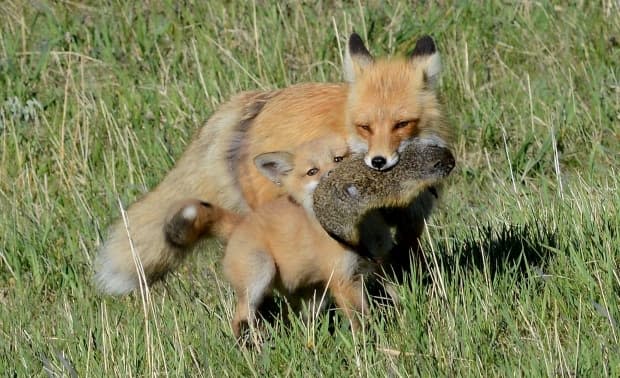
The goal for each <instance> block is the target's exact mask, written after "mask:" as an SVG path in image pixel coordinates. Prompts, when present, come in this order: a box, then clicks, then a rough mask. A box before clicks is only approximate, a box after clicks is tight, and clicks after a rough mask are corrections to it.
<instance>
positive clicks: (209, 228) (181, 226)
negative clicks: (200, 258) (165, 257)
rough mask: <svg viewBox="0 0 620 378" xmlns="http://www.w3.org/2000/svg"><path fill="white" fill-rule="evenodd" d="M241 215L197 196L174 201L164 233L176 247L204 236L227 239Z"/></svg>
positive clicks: (183, 246) (182, 246)
mask: <svg viewBox="0 0 620 378" xmlns="http://www.w3.org/2000/svg"><path fill="white" fill-rule="evenodd" d="M240 219H241V217H240V215H238V214H236V213H233V212H231V211H228V210H226V209H223V208H220V207H218V206H214V205H211V204H210V203H208V202H203V201H200V200H197V199H186V200H183V201H179V202H176V203H174V204H173V205H172V207H171V208H170V211H169V212H168V216H167V217H166V223H165V224H164V235H165V237H166V241H167V242H168V243H170V244H172V245H174V246H176V247H181V248H189V247H192V246H193V245H195V244H196V242H197V241H198V240H200V239H201V238H202V237H204V236H208V235H215V236H217V237H220V238H222V239H227V238H228V237H229V236H230V233H231V232H232V229H233V228H234V226H235V225H236V224H237V223H238V222H239V220H240Z"/></svg>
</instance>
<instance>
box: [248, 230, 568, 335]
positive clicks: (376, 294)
mask: <svg viewBox="0 0 620 378" xmlns="http://www.w3.org/2000/svg"><path fill="white" fill-rule="evenodd" d="M554 249H557V236H556V233H555V231H553V230H549V229H546V228H543V227H542V226H539V225H531V224H524V225H502V226H499V227H495V228H494V227H492V226H490V225H485V226H479V227H477V228H475V229H473V231H472V232H471V233H470V234H469V235H468V236H467V237H466V238H465V239H463V240H456V241H454V242H453V244H452V246H450V248H449V249H448V250H447V251H446V250H441V249H436V252H437V255H436V256H435V259H433V258H432V257H431V256H430V254H428V253H425V254H424V255H422V254H417V255H415V260H414V261H413V266H412V265H411V261H409V262H408V263H407V264H406V265H405V271H409V272H405V273H404V274H402V273H400V272H401V271H402V270H401V271H399V273H398V274H388V276H389V278H388V280H389V281H392V282H394V281H395V282H397V283H401V284H402V283H404V282H407V281H409V280H410V279H414V280H416V279H417V280H420V282H421V283H422V284H424V285H430V284H432V283H433V279H434V278H436V277H437V275H436V274H434V273H433V271H437V268H436V267H437V266H438V267H439V270H440V272H441V274H442V276H443V279H444V280H445V281H450V280H451V279H453V278H457V279H461V280H462V279H466V277H467V275H468V273H470V272H473V271H479V272H481V273H483V274H485V275H488V276H489V278H490V280H491V281H493V280H494V279H495V278H496V277H498V276H501V275H504V274H510V275H512V276H513V277H514V278H515V280H517V281H519V280H521V279H522V278H524V277H526V276H527V274H528V271H529V272H534V274H536V275H537V276H539V277H544V270H545V267H546V265H547V262H548V261H549V259H550V258H551V255H552V252H553V250H554ZM396 253H402V251H399V252H396ZM406 254H408V252H406ZM407 256H410V255H407ZM395 261H397V262H398V264H401V266H402V265H403V261H404V259H401V258H397V259H395ZM394 270H395V269H394ZM381 282H382V281H381V280H374V279H369V280H367V282H366V287H367V290H368V293H369V295H370V296H371V298H373V303H374V305H375V307H376V308H385V307H392V306H393V302H392V300H391V299H390V295H389V294H388V292H387V291H386V290H385V287H384V286H383V284H382V283H381ZM285 307H286V303H285V301H283V300H282V298H281V297H279V296H274V297H270V298H268V299H267V300H266V301H265V302H264V303H263V304H262V305H261V308H260V311H259V312H260V314H261V315H262V317H263V319H264V320H267V321H268V322H269V323H272V324H273V322H274V321H275V320H276V319H282V315H283V314H284V313H285V312H286V311H283V308H285ZM327 307H328V309H329V310H331V311H329V313H330V314H331V315H329V316H328V320H327V321H329V322H330V323H331V322H333V315H334V313H335V312H334V311H333V310H335V308H334V307H333V304H332V303H330V305H328V306H327ZM375 316H382V315H381V311H379V313H378V314H375ZM330 329H333V328H332V327H331V326H330Z"/></svg>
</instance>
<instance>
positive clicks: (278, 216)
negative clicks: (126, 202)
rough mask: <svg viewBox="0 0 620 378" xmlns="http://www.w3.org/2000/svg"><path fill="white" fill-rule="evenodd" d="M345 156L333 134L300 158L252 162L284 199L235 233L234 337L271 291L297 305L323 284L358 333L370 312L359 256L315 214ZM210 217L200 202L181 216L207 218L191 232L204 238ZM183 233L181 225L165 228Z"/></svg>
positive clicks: (227, 258) (228, 262)
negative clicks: (315, 196) (316, 197)
mask: <svg viewBox="0 0 620 378" xmlns="http://www.w3.org/2000/svg"><path fill="white" fill-rule="evenodd" d="M346 153H347V145H346V143H345V141H344V139H342V138H340V137H339V136H337V135H335V136H326V137H322V138H318V139H316V140H313V141H310V142H307V143H304V144H303V145H301V146H300V147H299V148H297V149H295V151H294V153H290V152H284V151H280V152H269V153H264V154H260V155H258V156H257V157H256V158H255V159H254V161H255V163H256V166H257V167H258V169H259V171H260V172H261V173H262V174H264V175H265V177H267V178H269V179H270V180H271V181H272V182H273V183H275V184H276V185H278V186H281V187H282V189H283V191H284V192H285V193H286V195H284V196H282V197H279V198H276V199H274V200H272V201H270V202H267V203H265V204H264V205H262V206H259V207H258V208H257V209H256V210H254V211H252V212H250V213H249V214H248V215H247V216H246V217H245V218H243V219H242V220H241V221H240V222H239V224H238V225H237V226H236V227H235V228H234V230H233V231H232V233H231V234H230V237H229V241H228V245H227V246H226V251H225V255H224V260H223V272H224V275H225V277H226V278H227V280H228V281H229V282H230V283H231V285H232V287H233V289H234V291H235V294H236V297H237V306H236V310H235V315H234V319H233V321H232V328H233V333H234V335H235V337H237V338H238V337H239V336H240V335H241V333H242V331H243V328H244V327H245V326H247V325H248V324H249V323H251V322H252V321H253V320H254V319H255V314H256V311H257V309H258V308H259V306H260V304H261V303H262V302H263V300H264V298H265V297H266V296H269V295H271V292H272V290H273V289H277V290H278V291H279V292H281V293H282V294H284V295H285V296H286V297H287V300H288V301H289V303H291V304H298V303H299V302H300V301H301V300H304V299H305V298H300V296H303V295H304V294H305V293H307V292H306V291H304V290H303V289H306V288H309V287H316V286H317V285H326V286H327V287H328V289H329V292H330V293H331V295H332V296H333V297H334V299H335V301H336V303H337V304H338V306H339V307H340V308H341V309H342V310H343V311H344V313H345V314H346V316H347V317H348V318H349V320H350V321H351V323H352V326H353V328H354V329H355V328H357V327H358V325H359V323H358V320H357V318H356V316H355V314H356V313H361V312H362V310H363V309H364V308H365V295H364V292H363V285H362V279H361V276H360V274H359V268H360V261H359V256H358V255H357V254H356V253H354V252H352V251H350V250H348V249H347V248H345V247H343V246H342V245H341V244H340V243H338V242H337V241H335V240H333V239H332V238H330V237H329V235H327V233H326V232H325V231H324V230H323V228H322V227H321V225H320V224H319V223H318V222H317V221H316V219H315V218H314V215H313V208H312V193H313V192H314V189H315V188H316V186H317V185H318V183H319V180H320V179H321V177H323V176H324V175H325V174H326V173H327V172H329V171H330V170H331V169H333V168H334V167H335V166H336V164H337V163H338V162H340V161H341V160H342V159H343V158H344V156H345V155H346ZM212 211H214V208H213V207H210V206H209V205H208V204H207V205H206V204H197V203H194V204H193V205H190V206H187V207H185V208H184V210H183V211H182V212H180V213H181V214H185V215H186V217H185V218H186V219H187V220H188V221H193V220H198V219H199V218H202V220H201V221H199V222H197V223H194V225H196V226H195V227H193V228H191V227H190V229H193V230H198V231H197V232H198V233H200V232H201V231H200V225H199V224H198V223H200V224H201V225H207V228H208V227H209V226H208V223H209V222H208V221H205V220H206V219H207V218H209V217H210V215H211V214H210V213H211V212H212ZM213 215H214V214H213ZM171 223H177V222H176V221H175V220H171ZM183 228H185V225H184V224H183V222H181V224H177V225H174V226H171V227H168V228H167V230H168V229H171V230H179V229H183ZM175 234H178V232H175ZM190 234H191V233H190ZM191 235H193V234H191Z"/></svg>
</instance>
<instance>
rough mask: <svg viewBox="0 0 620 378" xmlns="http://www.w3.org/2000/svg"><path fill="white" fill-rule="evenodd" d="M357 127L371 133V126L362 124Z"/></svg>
mask: <svg viewBox="0 0 620 378" xmlns="http://www.w3.org/2000/svg"><path fill="white" fill-rule="evenodd" d="M357 127H358V128H360V129H362V130H364V131H368V132H370V125H366V124H360V125H357Z"/></svg>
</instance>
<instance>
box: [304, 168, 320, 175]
mask: <svg viewBox="0 0 620 378" xmlns="http://www.w3.org/2000/svg"><path fill="white" fill-rule="evenodd" d="M317 173H319V169H318V168H312V169H310V170H309V171H308V172H306V175H308V176H314V175H316V174H317Z"/></svg>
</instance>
